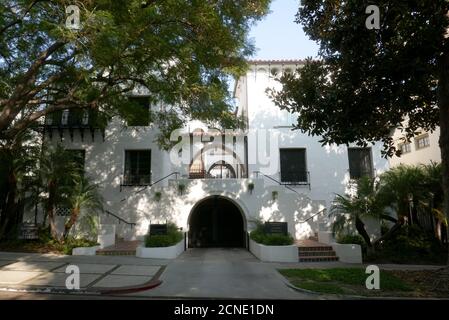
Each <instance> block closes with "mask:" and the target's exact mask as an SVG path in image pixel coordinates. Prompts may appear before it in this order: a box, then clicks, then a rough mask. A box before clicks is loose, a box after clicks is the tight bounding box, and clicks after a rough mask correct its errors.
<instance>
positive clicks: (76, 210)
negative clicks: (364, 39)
mask: <svg viewBox="0 0 449 320" xmlns="http://www.w3.org/2000/svg"><path fill="white" fill-rule="evenodd" d="M79 213H80V209H79V208H73V209H72V213H71V215H70V219H69V221H67V223H66V224H65V226H64V235H63V237H64V240H66V239H67V237H68V236H69V232H70V229H72V227H73V225H74V224H75V223H76V221H77V220H78V216H79Z"/></svg>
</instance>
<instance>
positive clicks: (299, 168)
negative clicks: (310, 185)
mask: <svg viewBox="0 0 449 320" xmlns="http://www.w3.org/2000/svg"><path fill="white" fill-rule="evenodd" d="M280 155H281V182H283V183H287V184H304V183H307V182H308V179H307V176H308V175H307V166H306V149H302V148H301V149H280Z"/></svg>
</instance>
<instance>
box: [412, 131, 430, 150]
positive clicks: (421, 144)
mask: <svg viewBox="0 0 449 320" xmlns="http://www.w3.org/2000/svg"><path fill="white" fill-rule="evenodd" d="M415 143H416V149H424V148H427V147H430V140H429V135H428V134H426V135H423V136H420V137H418V138H416V139H415Z"/></svg>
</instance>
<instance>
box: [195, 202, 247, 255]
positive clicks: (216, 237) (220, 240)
mask: <svg viewBox="0 0 449 320" xmlns="http://www.w3.org/2000/svg"><path fill="white" fill-rule="evenodd" d="M245 243H246V239H245V232H244V226H243V218H242V214H241V213H240V210H239V208H237V206H236V205H235V204H233V203H232V202H231V201H229V200H226V199H224V198H221V197H218V196H217V197H212V198H209V199H206V200H204V201H203V202H201V203H200V204H198V205H197V207H196V208H195V209H194V211H193V212H192V214H191V216H190V221H189V248H213V247H234V248H242V247H245Z"/></svg>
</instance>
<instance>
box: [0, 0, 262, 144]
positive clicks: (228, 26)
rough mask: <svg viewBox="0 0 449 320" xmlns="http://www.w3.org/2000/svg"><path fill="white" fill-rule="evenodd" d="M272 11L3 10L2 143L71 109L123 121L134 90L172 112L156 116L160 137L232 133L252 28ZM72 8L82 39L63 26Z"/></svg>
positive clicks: (231, 7)
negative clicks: (205, 125)
mask: <svg viewBox="0 0 449 320" xmlns="http://www.w3.org/2000/svg"><path fill="white" fill-rule="evenodd" d="M269 2H270V0H238V1H235V0H224V1H223V0H211V1H203V0H193V1H190V0H189V1H187V0H166V1H157V0H152V1H150V0H147V1H142V0H127V1H117V0H83V1H75V0H73V1H68V0H52V1H46V0H4V1H2V2H1V4H0V139H3V140H6V141H7V140H12V139H14V138H15V137H16V136H17V134H18V133H19V132H20V131H23V130H24V129H26V128H28V127H29V126H30V125H32V124H33V123H35V122H36V121H37V120H38V119H41V118H42V117H44V116H45V115H46V114H48V113H51V112H54V111H58V110H62V109H67V108H85V109H93V110H97V111H100V112H101V113H102V114H103V115H104V116H105V117H107V118H110V117H112V116H115V115H120V116H122V117H123V118H125V119H126V117H127V115H129V114H132V113H133V112H135V111H136V110H133V104H132V103H129V101H128V100H127V99H126V95H127V94H130V93H132V92H134V91H135V90H137V89H139V90H143V92H145V93H146V94H147V95H148V96H149V97H150V99H151V103H152V104H158V103H162V104H164V105H165V106H167V107H166V108H163V109H162V110H163V111H160V112H157V113H156V114H154V115H153V120H154V122H157V124H158V125H159V126H160V127H161V132H170V131H171V130H170V129H171V128H172V127H179V126H181V125H182V123H183V121H185V120H187V119H192V118H193V119H199V120H203V121H217V122H219V123H221V124H222V125H225V126H232V125H233V121H234V117H232V113H231V112H230V110H231V107H232V104H231V100H230V97H229V93H228V87H227V79H228V77H229V76H236V75H238V74H239V73H240V72H242V71H243V70H244V69H245V58H246V57H247V56H248V55H249V54H250V53H251V52H252V50H253V47H252V45H251V43H250V42H249V41H248V38H247V33H248V30H249V27H250V26H251V24H252V23H253V22H254V21H257V20H259V19H261V18H262V17H263V16H264V15H265V14H266V13H267V11H268V6H269ZM69 5H76V6H77V7H78V8H79V11H80V27H79V28H78V29H73V28H68V27H67V25H66V20H68V19H69V18H70V17H71V16H70V13H73V12H70V11H69V13H66V8H67V7H68V6H69ZM71 21H72V20H70V21H69V22H71ZM162 140H163V139H162Z"/></svg>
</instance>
